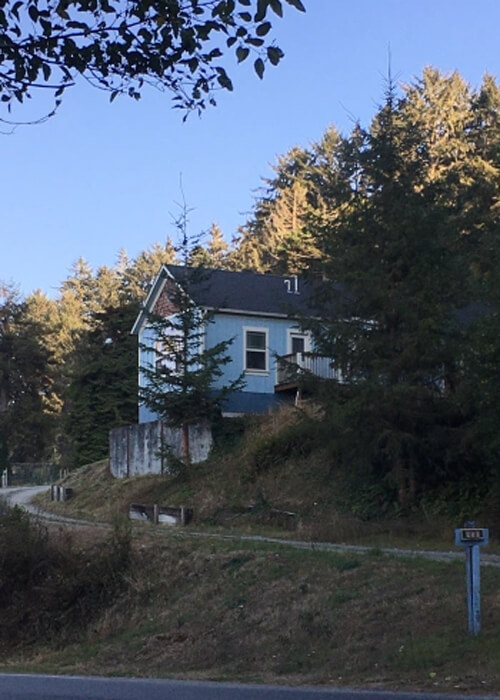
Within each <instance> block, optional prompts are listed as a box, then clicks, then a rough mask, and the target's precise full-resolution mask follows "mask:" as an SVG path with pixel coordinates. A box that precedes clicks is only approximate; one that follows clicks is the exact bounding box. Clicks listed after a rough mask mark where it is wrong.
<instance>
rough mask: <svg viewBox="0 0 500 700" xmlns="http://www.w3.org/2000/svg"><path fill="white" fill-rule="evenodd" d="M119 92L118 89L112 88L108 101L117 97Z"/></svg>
mask: <svg viewBox="0 0 500 700" xmlns="http://www.w3.org/2000/svg"><path fill="white" fill-rule="evenodd" d="M119 94H120V92H119V90H113V92H112V93H111V97H110V98H109V101H110V102H113V101H114V100H115V99H116V98H117V97H118V95H119Z"/></svg>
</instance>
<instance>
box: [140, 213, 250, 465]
mask: <svg viewBox="0 0 500 700" xmlns="http://www.w3.org/2000/svg"><path fill="white" fill-rule="evenodd" d="M177 225H178V228H179V230H180V232H181V233H182V235H183V240H182V245H181V257H182V260H183V262H184V266H183V269H182V270H183V271H182V273H180V272H179V274H178V276H177V277H176V281H175V282H174V281H170V283H169V284H167V286H166V287H165V292H164V293H166V294H167V295H168V297H169V301H170V304H171V306H172V307H173V308H174V309H175V310H176V311H175V314H173V315H171V316H169V317H163V316H158V315H153V314H152V315H151V316H150V318H149V321H148V322H149V325H150V326H151V329H152V332H153V336H154V344H153V346H152V347H149V346H146V347H145V349H146V350H148V351H151V352H152V354H153V356H154V358H155V361H154V364H153V365H152V366H146V367H143V368H142V370H143V373H144V376H145V379H146V381H145V383H144V385H143V386H142V387H141V388H140V398H141V400H142V401H143V402H144V403H145V404H146V406H148V408H149V409H150V410H151V411H152V412H153V413H155V414H156V415H158V416H159V417H160V418H161V419H163V420H164V421H165V422H166V423H167V424H168V425H170V426H172V427H174V428H180V429H181V431H182V451H183V460H184V463H185V464H186V465H189V463H190V461H191V450H190V443H189V426H190V425H193V424H196V423H200V422H203V421H207V420H208V421H213V420H215V419H216V418H217V417H218V416H219V415H220V411H221V406H222V404H223V402H224V399H225V398H226V396H227V395H228V394H229V393H231V392H233V391H236V390H238V389H240V388H241V387H242V378H241V377H239V378H238V379H236V380H234V381H232V382H230V383H229V384H227V385H224V386H217V387H216V382H217V380H218V379H219V378H220V377H221V376H222V374H223V367H224V365H226V364H228V363H229V362H230V361H231V358H230V356H229V354H228V353H227V349H228V348H229V346H230V345H231V343H232V339H229V340H227V341H222V342H220V343H218V344H217V345H215V346H212V347H207V346H206V344H205V336H206V326H207V324H208V323H210V322H211V320H212V316H211V314H209V313H207V312H205V311H202V310H201V309H200V308H199V307H198V305H197V304H196V302H195V301H194V298H193V290H194V289H195V288H196V287H198V288H200V286H201V287H203V285H208V284H210V281H209V279H208V277H207V273H206V272H205V270H203V268H201V267H190V266H189V265H188V262H189V260H190V259H191V257H192V250H193V243H192V242H191V241H190V240H189V239H188V237H187V234H186V225H187V221H186V210H185V209H184V211H183V213H182V214H181V216H180V217H179V220H178V223H177ZM194 245H195V246H196V245H197V241H195V243H194Z"/></svg>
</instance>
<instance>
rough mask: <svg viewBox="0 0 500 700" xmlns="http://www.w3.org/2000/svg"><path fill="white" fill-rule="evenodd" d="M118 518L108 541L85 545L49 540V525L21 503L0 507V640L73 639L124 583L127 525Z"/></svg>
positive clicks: (128, 549)
mask: <svg viewBox="0 0 500 700" xmlns="http://www.w3.org/2000/svg"><path fill="white" fill-rule="evenodd" d="M127 528H128V524H127V526H125V525H124V524H122V523H116V524H115V527H114V530H113V534H112V536H111V538H110V539H109V540H106V541H105V542H102V543H99V544H96V545H94V546H92V547H90V548H89V549H87V550H84V551H82V550H78V549H76V548H74V547H73V543H72V541H71V538H70V537H69V536H67V535H66V536H65V537H64V538H62V539H61V540H60V541H59V542H56V541H52V540H51V538H50V537H49V536H48V533H47V529H46V528H45V527H44V526H43V525H41V524H40V523H39V522H37V521H36V520H31V519H30V518H29V517H28V515H27V514H26V513H24V512H22V511H21V510H20V509H19V508H9V507H7V506H6V505H2V506H1V507H0V611H1V614H2V626H1V627H0V645H2V646H4V647H12V646H15V645H19V644H23V643H24V644H25V643H33V642H34V641H36V640H37V639H38V638H40V637H44V638H45V639H47V640H56V639H57V642H58V643H59V644H61V643H63V642H64V641H65V640H67V639H70V638H74V637H75V636H77V635H78V634H79V633H81V631H82V630H84V629H85V628H86V626H87V625H88V624H89V622H91V621H92V620H93V619H94V618H95V617H96V616H98V615H99V614H101V613H102V611H103V609H105V608H106V607H107V606H109V605H110V604H111V603H112V602H113V601H114V599H115V598H116V596H117V595H118V594H119V592H120V591H121V590H122V588H123V585H124V575H125V573H126V572H127V570H128V568H129V566H130V557H131V540H130V530H129V529H127Z"/></svg>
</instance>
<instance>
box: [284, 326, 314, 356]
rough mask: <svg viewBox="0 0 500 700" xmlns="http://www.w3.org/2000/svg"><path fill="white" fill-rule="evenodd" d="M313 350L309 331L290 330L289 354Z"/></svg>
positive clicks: (299, 353)
mask: <svg viewBox="0 0 500 700" xmlns="http://www.w3.org/2000/svg"><path fill="white" fill-rule="evenodd" d="M310 351H311V337H310V335H309V334H308V333H302V332H300V331H299V330H295V329H289V330H288V354H289V355H301V354H303V353H305V352H310Z"/></svg>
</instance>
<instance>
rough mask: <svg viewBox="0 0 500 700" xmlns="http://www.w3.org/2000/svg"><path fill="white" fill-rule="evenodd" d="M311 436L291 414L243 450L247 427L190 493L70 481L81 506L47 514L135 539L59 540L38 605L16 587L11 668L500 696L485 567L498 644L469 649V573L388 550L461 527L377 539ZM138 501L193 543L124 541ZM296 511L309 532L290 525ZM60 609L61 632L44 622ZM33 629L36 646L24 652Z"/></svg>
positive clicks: (496, 613)
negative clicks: (190, 515)
mask: <svg viewBox="0 0 500 700" xmlns="http://www.w3.org/2000/svg"><path fill="white" fill-rule="evenodd" d="M312 419H314V416H312ZM301 421H302V418H301V417H300V416H299V415H297V414H296V412H294V411H287V412H284V413H281V414H279V415H275V416H271V417H267V418H266V419H265V420H263V421H262V420H257V419H255V420H253V419H252V420H250V421H248V422H247V424H246V426H245V427H246V429H245V431H244V433H241V431H240V430H239V429H238V430H236V429H235V428H237V427H238V426H235V425H234V424H232V426H231V428H230V430H229V433H230V434H229V433H228V429H227V428H226V432H225V434H224V435H223V436H221V439H220V440H219V443H218V445H217V446H216V448H215V450H214V453H213V455H212V457H211V459H210V461H209V462H207V463H205V464H202V465H195V466H193V467H192V468H191V469H190V470H189V473H188V474H181V475H177V476H175V477H173V476H162V477H160V476H147V477H139V478H134V479H123V480H116V479H113V477H111V475H110V474H109V471H108V469H107V464H106V463H105V462H102V463H99V464H96V465H89V466H87V467H85V468H83V469H81V470H79V471H78V472H75V473H73V474H71V475H70V476H69V477H68V478H67V479H66V484H67V485H68V486H72V487H73V488H74V490H75V496H74V499H73V500H72V501H69V502H68V503H59V504H50V503H48V502H47V501H45V503H44V507H50V508H52V509H53V510H56V511H60V512H64V513H65V514H67V515H77V516H80V517H81V516H83V517H85V518H89V519H93V520H95V521H103V520H109V521H111V520H113V519H115V522H121V524H120V525H119V526H118V530H117V531H115V534H114V535H113V537H114V540H113V539H112V540H109V539H108V534H107V532H108V531H106V530H102V529H100V528H99V527H98V526H96V527H95V528H84V529H81V530H76V531H75V532H74V534H72V535H71V534H69V533H68V531H67V530H66V529H62V528H60V526H58V525H55V526H51V528H50V532H51V535H50V537H49V540H48V541H49V542H53V543H54V544H53V545H51V547H52V550H51V551H52V552H54V551H55V552H56V554H50V555H49V554H47V552H46V551H45V550H43V551H42V554H41V555H40V556H41V557H42V558H43V557H44V559H43V561H45V564H43V566H44V567H45V569H44V570H46V572H47V577H46V578H45V579H43V581H39V580H36V581H35V584H36V586H38V588H36V590H37V591H38V593H37V594H35V593H33V590H34V589H26V590H27V592H26V596H27V597H26V600H25V602H24V603H23V594H22V590H24V589H22V588H20V587H18V590H17V593H16V596H17V601H18V602H17V607H16V605H15V604H14V603H13V602H12V601H11V604H10V607H9V606H7V610H4V619H7V620H10V621H12V625H13V626H12V630H13V631H12V632H11V638H10V639H6V638H5V633H4V637H3V643H0V647H1V649H2V658H3V661H2V662H1V664H0V668H2V669H3V670H6V669H8V670H20V669H22V670H24V671H45V672H56V673H92V674H109V675H137V676H163V677H178V678H191V679H195V678H200V679H223V680H235V679H236V680H242V681H251V682H273V683H293V684H301V683H307V684H311V683H312V684H331V685H349V686H369V687H388V688H389V687H390V688H404V689H423V688H428V689H432V690H439V691H448V692H459V691H467V692H468V691H475V692H479V693H485V694H486V693H495V692H500V596H499V592H498V591H499V590H500V569H498V568H493V567H484V568H483V571H482V609H483V627H482V631H481V634H480V636H479V637H478V638H475V639H473V638H470V637H469V636H468V635H467V613H466V605H465V581H464V578H465V577H464V566H463V563H462V562H455V563H437V562H429V561H425V560H423V559H410V558H404V557H403V558H400V557H398V558H395V557H393V556H387V555H383V554H382V553H381V551H380V549H379V547H378V546H379V545H384V546H385V545H390V544H394V545H395V544H397V545H400V546H405V545H406V546H409V547H412V548H416V547H419V546H420V547H429V546H434V547H443V548H446V549H452V536H453V523H451V522H450V521H448V520H446V518H444V517H443V516H437V515H433V514H432V513H430V512H427V514H425V513H424V512H423V511H422V510H420V511H416V512H415V513H413V514H411V513H410V515H409V516H408V517H395V516H394V514H393V515H392V516H391V517H387V518H385V519H379V520H378V521H374V522H366V521H363V520H362V519H360V518H359V517H356V516H355V515H354V514H352V513H349V514H346V512H345V509H343V508H342V503H343V495H342V489H343V488H345V487H344V485H343V484H341V483H339V482H338V481H337V478H336V475H335V471H334V468H333V466H332V458H331V455H329V454H328V452H327V450H325V448H324V446H323V447H320V446H319V445H320V442H319V441H316V440H315V438H314V430H312V431H311V430H310V425H311V424H310V423H309V424H303V423H302V422H301ZM307 426H309V427H307ZM239 427H241V426H239ZM306 427H307V431H306ZM306 432H307V435H306ZM311 435H312V437H311ZM130 502H139V503H155V502H157V503H161V504H164V505H186V506H189V507H191V508H193V510H194V513H195V517H194V520H193V522H192V523H190V525H189V526H187V527H186V528H169V527H156V528H155V527H153V526H148V525H141V526H139V527H134V528H133V529H132V530H131V531H130V532H129V533H128V534H127V532H128V531H127V527H126V525H125V524H124V521H123V520H121V521H120V520H117V516H120V515H124V514H126V512H127V508H128V504H129V503H130ZM285 510H286V511H288V512H292V513H294V514H295V515H293V516H290V515H288V516H283V515H282V514H280V513H277V512H276V511H285ZM117 532H118V539H117ZM228 532H231V534H232V535H236V536H237V535H238V534H239V533H249V532H250V533H255V534H258V533H266V534H273V535H275V536H276V535H278V536H280V535H281V536H282V537H283V538H286V537H293V539H305V540H308V541H317V540H330V541H333V542H342V541H344V542H352V543H359V542H362V543H367V544H370V545H371V546H372V548H371V549H370V550H369V551H368V552H367V553H366V554H355V555H354V554H352V553H345V554H343V553H331V552H323V551H319V550H315V549H314V547H312V548H311V549H308V550H297V549H293V548H291V547H289V546H287V545H286V544H285V543H283V544H275V543H274V544H270V543H266V542H263V541H260V542H259V541H253V542H250V541H248V540H238V539H235V540H231V541H229V540H226V539H224V534H226V533H228ZM16 533H17V535H16V541H17V542H18V541H19V535H18V530H16ZM195 535H196V536H195ZM21 539H23V540H26V541H29V538H21ZM113 542H115V544H113ZM116 542H118V545H119V546H118V550H119V551H121V550H122V549H123V548H124V547H128V550H127V552H128V554H127V556H121V557H119V558H118V559H116V555H113V556H115V559H114V560H113V561H115V560H116V562H117V563H116V564H113V566H112V567H111V570H110V568H109V567H108V568H106V562H107V561H108V560H109V558H110V557H111V558H112V556H111V553H112V552H114V551H116ZM44 546H45V545H44ZM61 547H62V551H63V552H64V556H63V555H62V554H61ZM120 548H121V549H120ZM42 549H43V547H42ZM33 550H34V551H35V552H36V551H37V548H36V547H34V548H33ZM123 551H125V549H123ZM44 552H45V553H44ZM57 552H58V553H57ZM33 556H35V555H34V554H33ZM37 556H38V555H37ZM48 560H49V561H51V562H52V563H51V564H50V566H49V565H48V564H47V561H48ZM37 566H38V564H37V563H36V562H32V563H31V564H30V565H29V566H27V567H25V570H26V568H28V569H33V570H37ZM54 567H55V568H54ZM57 567H59V568H57ZM61 567H62V568H61ZM44 581H45V583H44ZM57 582H59V583H57ZM35 584H33V585H35ZM23 585H25V586H28V587H29V586H30V585H31V583H30V582H29V580H28V582H25V583H24V584H23ZM58 585H60V588H57V586H58ZM44 586H45V588H44ZM40 590H44V591H45V592H46V595H45V597H44V596H40V593H39V591H40ZM89 590H90V591H92V592H93V593H92V595H90V594H88V593H85V592H86V591H89ZM30 591H31V592H30ZM47 591H48V592H47ZM51 591H52V593H51V594H50V595H49V592H51ZM30 596H31V597H30ZM33 596H35V597H37V601H36V607H35V606H34V605H32V606H30V604H29V601H30V600H32V598H33ZM89 596H90V598H89ZM26 601H28V602H26ZM40 601H41V602H40ZM44 601H45V602H44ZM54 601H55V602H54ZM65 604H66V606H67V607H66V608H65ZM41 605H42V606H43V605H46V609H45V611H44V615H45V617H43V616H42V618H41V619H42V623H41V622H40V617H39V608H40V606H41ZM51 605H54V606H55V609H56V610H57V611H58V613H57V616H56V617H57V619H58V620H59V622H60V624H59V627H58V628H57V629H52V628H51V627H50V624H49V623H47V620H51V619H52V618H51V617H50V615H51V614H54V613H53V612H52V613H51V610H52V608H51V607H50V606H51ZM4 607H5V605H4ZM79 611H80V612H79ZM6 612H8V613H9V614H8V615H7V614H6ZM40 614H41V613H40ZM16 615H17V616H18V617H16ZM20 618H22V619H23V620H24V628H23V629H24V630H25V631H26V630H27V629H31V628H30V627H29V626H30V625H32V627H33V630H35V631H34V633H33V635H32V636H31V637H30V636H29V635H28V636H27V637H26V636H24V637H22V638H16V637H15V634H16V632H15V630H17V629H19V625H15V624H14V623H15V622H16V621H17V620H19V619H20ZM43 621H45V622H43ZM44 624H45V625H47V624H48V627H47V629H46V631H45V632H44V633H43V634H42V635H40V634H38V635H37V634H36V630H37V629H40V625H42V628H43V625H44ZM43 629H45V628H43Z"/></svg>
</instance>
